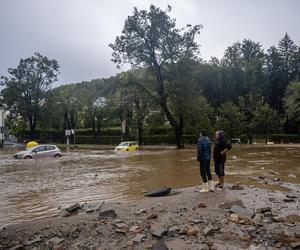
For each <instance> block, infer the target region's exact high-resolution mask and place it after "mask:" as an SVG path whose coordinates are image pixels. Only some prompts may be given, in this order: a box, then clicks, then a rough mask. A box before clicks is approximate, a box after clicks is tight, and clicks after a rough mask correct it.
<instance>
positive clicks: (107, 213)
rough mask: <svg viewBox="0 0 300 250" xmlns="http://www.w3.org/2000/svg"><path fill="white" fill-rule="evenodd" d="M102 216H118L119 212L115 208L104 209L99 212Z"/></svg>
mask: <svg viewBox="0 0 300 250" xmlns="http://www.w3.org/2000/svg"><path fill="white" fill-rule="evenodd" d="M99 217H100V218H116V217H117V214H116V211H115V210H113V209H108V210H104V211H102V212H100V213H99Z"/></svg>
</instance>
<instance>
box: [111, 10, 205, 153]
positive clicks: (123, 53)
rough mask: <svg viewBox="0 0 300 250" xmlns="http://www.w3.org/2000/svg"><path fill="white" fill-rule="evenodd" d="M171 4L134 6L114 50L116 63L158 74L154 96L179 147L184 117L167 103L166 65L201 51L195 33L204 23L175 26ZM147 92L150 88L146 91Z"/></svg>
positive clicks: (113, 46) (113, 45) (114, 45)
mask: <svg viewBox="0 0 300 250" xmlns="http://www.w3.org/2000/svg"><path fill="white" fill-rule="evenodd" d="M170 11H171V7H170V6H169V7H168V9H167V10H166V11H163V10H161V9H160V8H158V7H155V6H154V5H151V6H150V10H149V11H146V10H141V11H139V10H138V9H137V8H134V12H133V14H132V15H131V16H129V17H128V18H127V19H126V20H125V25H124V28H123V30H122V35H121V36H118V37H117V38H116V40H115V43H114V44H110V47H111V48H112V49H113V51H114V52H113V54H112V56H113V62H115V63H117V64H120V63H121V62H125V63H126V62H127V63H130V64H131V65H134V66H144V67H149V68H150V69H151V70H152V73H153V74H154V76H155V82H154V83H153V85H154V88H155V94H156V95H157V97H155V98H153V99H154V100H156V101H157V103H158V104H159V105H160V106H161V109H162V110H163V112H164V114H165V116H166V118H167V119H168V121H169V122H170V124H171V126H172V127H173V129H174V132H175V135H176V143H177V147H178V148H181V147H183V146H184V144H183V136H182V133H183V118H182V117H178V118H177V119H176V116H175V115H174V114H173V113H172V112H171V110H170V107H169V105H168V102H167V91H166V86H165V81H164V65H165V64H166V63H169V64H175V63H176V62H178V61H179V60H182V59H184V58H185V57H186V56H190V55H194V54H197V53H198V49H199V45H198V44H197V43H196V42H195V36H196V35H197V34H198V33H199V32H200V29H201V28H202V26H201V25H196V26H192V25H187V26H186V28H183V29H178V28H176V21H175V20H174V19H171V18H170V16H169V12H170ZM147 92H148V93H149V92H150V91H147Z"/></svg>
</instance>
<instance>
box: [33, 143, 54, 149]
mask: <svg viewBox="0 0 300 250" xmlns="http://www.w3.org/2000/svg"><path fill="white" fill-rule="evenodd" d="M43 146H50V147H55V148H58V147H57V146H56V145H53V144H39V145H36V146H34V147H32V148H29V149H30V150H32V149H35V148H38V147H43Z"/></svg>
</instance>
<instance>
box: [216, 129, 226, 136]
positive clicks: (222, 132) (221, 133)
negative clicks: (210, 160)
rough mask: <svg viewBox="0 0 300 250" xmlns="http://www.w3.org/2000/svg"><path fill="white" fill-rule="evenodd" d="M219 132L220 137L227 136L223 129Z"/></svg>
mask: <svg viewBox="0 0 300 250" xmlns="http://www.w3.org/2000/svg"><path fill="white" fill-rule="evenodd" d="M217 132H218V133H219V136H220V138H224V137H225V132H224V131H223V130H218V131H217Z"/></svg>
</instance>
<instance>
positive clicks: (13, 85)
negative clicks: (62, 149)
mask: <svg viewBox="0 0 300 250" xmlns="http://www.w3.org/2000/svg"><path fill="white" fill-rule="evenodd" d="M58 69H59V65H58V63H57V61H56V60H50V59H48V58H47V57H46V56H42V55H41V54H39V53H35V54H34V55H33V56H32V57H29V58H26V59H21V60H20V63H19V65H18V66H17V67H16V68H9V69H8V73H9V76H8V77H6V76H2V77H1V84H3V85H4V89H3V90H2V96H3V101H4V102H5V103H6V105H7V106H8V107H9V109H10V111H11V112H14V113H16V114H19V115H21V116H23V117H24V118H26V119H27V120H28V123H29V127H30V131H31V135H32V136H33V135H34V132H35V129H36V125H37V121H38V119H39V116H40V110H41V107H42V105H43V104H44V103H45V101H46V99H47V95H48V91H49V90H50V89H51V85H52V83H53V82H54V81H57V75H58Z"/></svg>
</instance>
